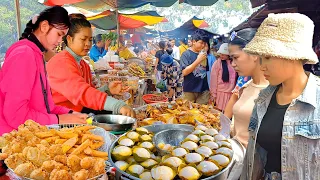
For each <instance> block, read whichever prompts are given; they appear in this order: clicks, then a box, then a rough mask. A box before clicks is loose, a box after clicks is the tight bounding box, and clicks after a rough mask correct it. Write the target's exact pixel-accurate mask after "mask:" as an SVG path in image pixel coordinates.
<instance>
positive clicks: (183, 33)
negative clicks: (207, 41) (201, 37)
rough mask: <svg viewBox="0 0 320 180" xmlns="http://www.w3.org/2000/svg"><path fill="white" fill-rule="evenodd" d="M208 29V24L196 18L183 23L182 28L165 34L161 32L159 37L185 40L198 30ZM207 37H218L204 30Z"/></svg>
mask: <svg viewBox="0 0 320 180" xmlns="http://www.w3.org/2000/svg"><path fill="white" fill-rule="evenodd" d="M206 27H209V25H208V23H207V22H206V21H205V20H203V19H199V18H197V17H193V18H191V19H190V20H189V21H187V22H185V23H184V24H183V25H182V26H180V27H178V28H176V29H174V30H172V31H167V32H161V33H160V34H161V35H164V36H169V37H179V38H185V37H188V35H191V34H193V32H195V31H196V30H198V29H202V28H206ZM205 32H206V33H207V35H208V36H209V37H212V36H214V35H218V34H216V33H212V32H209V31H207V30H205Z"/></svg>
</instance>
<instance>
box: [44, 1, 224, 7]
mask: <svg viewBox="0 0 320 180" xmlns="http://www.w3.org/2000/svg"><path fill="white" fill-rule="evenodd" d="M41 1H42V3H44V4H45V5H47V6H54V5H59V6H62V5H66V4H72V5H74V6H77V7H81V8H84V9H96V8H101V7H103V6H105V5H108V6H111V7H113V8H118V9H126V8H137V7H141V6H144V5H146V4H151V5H153V6H156V7H169V6H172V5H173V4H174V3H175V2H177V1H179V3H187V4H190V5H192V6H211V5H213V4H214V3H216V2H217V1H218V0H205V1H204V0H202V1H199V0H41Z"/></svg>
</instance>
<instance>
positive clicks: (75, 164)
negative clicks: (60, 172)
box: [67, 155, 82, 172]
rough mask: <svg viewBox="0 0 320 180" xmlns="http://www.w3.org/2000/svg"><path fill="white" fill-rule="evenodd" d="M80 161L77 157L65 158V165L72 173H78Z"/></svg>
mask: <svg viewBox="0 0 320 180" xmlns="http://www.w3.org/2000/svg"><path fill="white" fill-rule="evenodd" d="M80 162H81V159H80V158H79V157H78V156H77V155H70V156H69V157H68V158H67V165H68V167H69V168H70V169H71V171H73V172H78V171H80V170H81V169H82V168H81V166H80Z"/></svg>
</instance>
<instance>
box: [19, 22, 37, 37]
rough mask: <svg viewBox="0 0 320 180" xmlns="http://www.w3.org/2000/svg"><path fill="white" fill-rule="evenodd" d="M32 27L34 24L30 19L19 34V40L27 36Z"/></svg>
mask: <svg viewBox="0 0 320 180" xmlns="http://www.w3.org/2000/svg"><path fill="white" fill-rule="evenodd" d="M34 27H35V25H34V24H32V20H30V21H29V22H28V23H27V25H26V28H25V29H24V31H23V33H22V34H21V37H20V38H19V40H22V39H26V38H28V37H29V35H30V34H31V33H32V32H33V30H34Z"/></svg>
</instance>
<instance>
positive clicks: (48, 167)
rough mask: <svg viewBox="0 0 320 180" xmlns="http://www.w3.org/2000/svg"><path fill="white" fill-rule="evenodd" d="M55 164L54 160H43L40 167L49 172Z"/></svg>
mask: <svg viewBox="0 0 320 180" xmlns="http://www.w3.org/2000/svg"><path fill="white" fill-rule="evenodd" d="M55 166H56V161H54V160H50V161H45V162H43V164H42V166H41V169H44V170H45V171H47V172H48V173H51V171H52V170H53V169H55Z"/></svg>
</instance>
